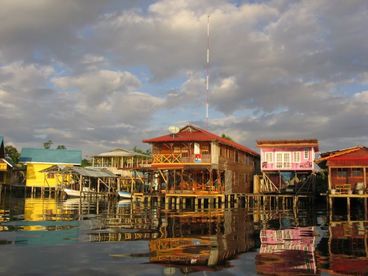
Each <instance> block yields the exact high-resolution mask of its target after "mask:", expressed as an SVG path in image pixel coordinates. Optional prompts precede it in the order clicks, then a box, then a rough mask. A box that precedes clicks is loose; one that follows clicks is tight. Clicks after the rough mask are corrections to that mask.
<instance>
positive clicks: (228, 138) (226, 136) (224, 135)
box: [221, 133, 234, 141]
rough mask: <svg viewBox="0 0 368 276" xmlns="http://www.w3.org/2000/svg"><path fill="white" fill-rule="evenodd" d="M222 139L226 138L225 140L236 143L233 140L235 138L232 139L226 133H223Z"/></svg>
mask: <svg viewBox="0 0 368 276" xmlns="http://www.w3.org/2000/svg"><path fill="white" fill-rule="evenodd" d="M221 137H222V138H225V139H227V140H230V141H234V140H233V138H231V137H230V136H229V135H226V134H225V133H222V134H221Z"/></svg>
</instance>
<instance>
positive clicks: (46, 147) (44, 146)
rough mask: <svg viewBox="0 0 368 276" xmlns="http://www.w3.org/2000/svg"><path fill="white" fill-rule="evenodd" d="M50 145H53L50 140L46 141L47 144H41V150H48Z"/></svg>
mask: <svg viewBox="0 0 368 276" xmlns="http://www.w3.org/2000/svg"><path fill="white" fill-rule="evenodd" d="M52 144H53V142H52V140H48V141H47V142H45V143H43V148H44V149H50V148H51V145H52Z"/></svg>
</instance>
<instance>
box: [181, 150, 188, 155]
mask: <svg viewBox="0 0 368 276" xmlns="http://www.w3.org/2000/svg"><path fill="white" fill-rule="evenodd" d="M181 156H183V157H189V150H188V149H182V150H181Z"/></svg>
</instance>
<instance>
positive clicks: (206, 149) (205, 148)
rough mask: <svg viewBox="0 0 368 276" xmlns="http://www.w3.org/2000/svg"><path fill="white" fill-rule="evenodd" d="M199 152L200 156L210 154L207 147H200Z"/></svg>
mask: <svg viewBox="0 0 368 276" xmlns="http://www.w3.org/2000/svg"><path fill="white" fill-rule="evenodd" d="M201 151H202V154H210V150H209V146H208V145H202V147H201Z"/></svg>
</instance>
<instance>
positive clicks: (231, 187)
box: [143, 125, 259, 199]
mask: <svg viewBox="0 0 368 276" xmlns="http://www.w3.org/2000/svg"><path fill="white" fill-rule="evenodd" d="M143 142H145V143H149V144H151V145H152V164H151V169H152V170H153V172H154V173H153V175H154V179H153V181H152V183H153V184H154V185H155V186H156V187H157V190H158V191H160V192H161V193H164V194H165V195H166V197H176V198H177V199H178V198H180V197H192V198H193V197H194V198H196V197H201V196H205V197H207V199H208V198H210V197H214V198H216V197H217V198H220V197H221V196H224V195H231V194H235V193H250V192H251V188H252V182H253V175H254V173H255V172H256V169H257V167H258V164H259V154H258V153H257V152H255V151H253V150H251V149H249V148H247V147H245V146H243V145H240V144H238V143H235V142H234V141H232V140H229V139H226V138H223V137H220V136H218V135H216V134H213V133H211V132H209V131H207V130H204V129H201V128H199V127H197V126H193V125H187V126H185V127H183V128H181V129H177V130H176V131H174V132H173V133H170V134H166V135H163V136H159V137H155V138H151V139H146V140H144V141H143Z"/></svg>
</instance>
